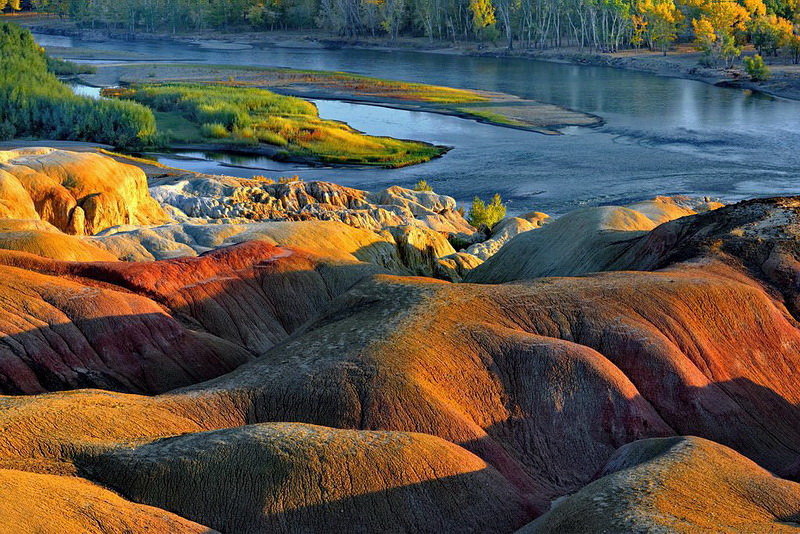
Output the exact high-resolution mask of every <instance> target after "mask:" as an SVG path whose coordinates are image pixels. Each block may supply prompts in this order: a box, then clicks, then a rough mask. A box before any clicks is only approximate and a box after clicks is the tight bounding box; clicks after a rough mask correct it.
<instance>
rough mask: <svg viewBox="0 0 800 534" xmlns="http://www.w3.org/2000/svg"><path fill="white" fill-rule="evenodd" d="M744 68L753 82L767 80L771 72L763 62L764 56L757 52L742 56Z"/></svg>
mask: <svg viewBox="0 0 800 534" xmlns="http://www.w3.org/2000/svg"><path fill="white" fill-rule="evenodd" d="M744 68H745V70H746V71H747V74H748V75H749V76H750V79H751V80H753V81H754V82H762V81H764V80H769V77H770V74H771V73H770V70H769V67H767V66H766V65H765V64H764V58H762V57H761V56H760V55H758V54H756V55H755V56H753V57H746V58H744Z"/></svg>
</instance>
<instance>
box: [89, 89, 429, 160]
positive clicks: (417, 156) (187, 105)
mask: <svg viewBox="0 0 800 534" xmlns="http://www.w3.org/2000/svg"><path fill="white" fill-rule="evenodd" d="M103 94H104V95H105V96H110V97H116V98H120V99H125V100H132V101H134V102H137V103H140V104H143V105H145V106H148V107H149V108H151V109H153V111H154V112H155V117H156V122H157V125H158V130H159V133H160V134H162V135H166V136H167V137H168V139H169V140H170V141H171V142H190V143H191V142H202V141H207V142H214V143H223V144H236V145H259V144H267V145H272V146H275V147H280V148H281V151H282V153H283V154H285V155H286V156H289V157H291V156H301V157H309V158H313V159H316V160H319V161H323V162H327V163H339V164H359V165H380V166H385V167H402V166H405V165H413V164H415V163H422V162H424V161H428V160H430V159H431V158H434V157H436V156H439V155H441V154H442V153H443V152H444V150H445V149H444V148H442V147H436V146H433V145H429V144H427V143H421V142H417V141H406V140H400V139H392V138H388V137H374V136H370V135H365V134H363V133H361V132H359V131H357V130H354V129H353V128H351V127H350V126H348V125H347V124H344V123H342V122H338V121H330V120H324V119H321V118H320V117H319V114H318V112H317V108H316V106H314V104H312V103H311V102H308V101H306V100H303V99H300V98H295V97H290V96H283V95H278V94H275V93H272V92H270V91H266V90H264V89H255V88H251V87H238V86H232V85H225V84H187V83H173V84H137V85H133V86H131V87H130V88H126V89H114V90H106V91H104V93H103Z"/></svg>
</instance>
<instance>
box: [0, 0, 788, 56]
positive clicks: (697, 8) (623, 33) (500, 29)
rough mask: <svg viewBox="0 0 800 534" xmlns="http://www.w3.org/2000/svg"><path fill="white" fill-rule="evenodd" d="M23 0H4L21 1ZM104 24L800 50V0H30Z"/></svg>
mask: <svg viewBox="0 0 800 534" xmlns="http://www.w3.org/2000/svg"><path fill="white" fill-rule="evenodd" d="M14 1H15V0H0V5H2V3H3V2H12V3H13V2H14ZM25 1H26V2H29V3H30V7H31V8H32V9H36V10H40V11H47V12H51V13H56V14H58V15H59V16H63V17H71V18H72V19H74V20H76V21H77V22H78V23H80V24H84V25H87V26H92V27H95V28H103V27H105V28H108V29H112V28H113V29H123V30H126V31H127V32H128V33H130V34H131V35H135V34H136V33H137V32H163V31H172V32H182V31H192V30H203V29H231V28H240V27H248V28H252V29H257V30H269V29H309V28H315V27H318V28H324V29H327V30H329V31H331V32H333V33H336V34H339V35H342V36H345V37H350V38H358V37H360V36H374V37H378V36H386V37H388V38H390V39H394V38H397V37H398V36H400V35H415V36H427V37H428V38H429V39H431V40H440V41H452V42H454V43H458V42H464V41H472V40H485V41H492V42H501V43H503V44H505V45H506V46H507V47H508V48H514V47H523V48H552V47H563V46H575V47H578V48H580V49H582V50H583V49H588V50H590V51H610V52H613V51H617V50H619V49H620V48H625V47H635V48H639V47H643V46H644V47H648V48H650V49H653V50H662V51H664V52H666V50H667V48H668V47H670V46H671V45H672V43H673V42H674V41H676V40H677V39H679V38H681V39H683V40H686V41H693V42H694V43H695V44H696V45H697V47H698V48H700V49H701V50H703V51H704V52H705V55H706V60H707V61H708V62H709V63H714V64H719V63H720V62H722V63H723V64H724V63H728V62H730V61H732V60H733V58H735V57H737V56H738V55H739V54H740V52H741V47H742V45H744V44H745V43H747V42H752V43H753V44H754V45H755V46H756V47H757V48H758V49H759V52H760V53H762V54H777V53H779V52H781V51H786V52H788V53H789V54H790V55H791V56H792V57H793V59H794V60H795V62H797V60H800V37H798V35H800V0H25Z"/></svg>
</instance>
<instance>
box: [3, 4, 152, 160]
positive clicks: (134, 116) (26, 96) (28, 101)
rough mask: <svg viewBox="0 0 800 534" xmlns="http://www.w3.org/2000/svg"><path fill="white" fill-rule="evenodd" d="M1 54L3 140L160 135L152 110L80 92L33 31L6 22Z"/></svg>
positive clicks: (148, 138)
mask: <svg viewBox="0 0 800 534" xmlns="http://www.w3.org/2000/svg"><path fill="white" fill-rule="evenodd" d="M0 1H2V0H0ZM0 58H2V61H0V139H13V138H15V137H37V138H44V139H64V140H76V141H92V142H98V143H107V144H110V145H115V146H119V147H139V146H143V145H146V144H149V143H151V142H152V141H153V140H154V138H155V135H156V123H155V118H154V117H153V112H152V111H150V110H149V109H148V108H146V107H144V106H142V105H140V104H136V103H133V102H122V101H115V100H94V99H92V98H89V97H81V96H77V95H75V94H74V93H73V92H72V90H71V89H70V88H69V87H67V86H66V85H64V84H63V83H61V82H60V81H59V80H58V78H56V76H55V75H54V74H53V73H52V72H49V71H48V62H47V57H46V55H45V52H44V49H42V48H41V47H40V46H39V45H37V44H36V42H35V41H34V40H33V36H31V33H30V32H29V31H28V30H25V29H22V28H20V27H19V26H17V25H15V24H8V23H0Z"/></svg>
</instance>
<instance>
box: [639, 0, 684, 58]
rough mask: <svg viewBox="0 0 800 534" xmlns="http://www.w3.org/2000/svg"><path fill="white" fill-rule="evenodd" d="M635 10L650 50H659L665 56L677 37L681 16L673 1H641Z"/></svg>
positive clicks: (681, 20)
mask: <svg viewBox="0 0 800 534" xmlns="http://www.w3.org/2000/svg"><path fill="white" fill-rule="evenodd" d="M637 9H638V11H639V13H640V16H641V18H642V19H643V20H644V25H645V30H644V34H645V35H646V36H647V39H648V41H649V44H650V48H651V49H654V50H655V49H660V50H661V52H662V53H663V54H664V55H665V56H666V55H667V48H669V45H671V44H672V42H673V41H675V39H676V38H677V37H678V29H679V27H680V25H681V23H682V22H683V14H682V13H681V11H680V9H678V7H677V6H676V5H675V2H674V1H673V0H642V1H641V2H640V3H639V4H638V6H637Z"/></svg>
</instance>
